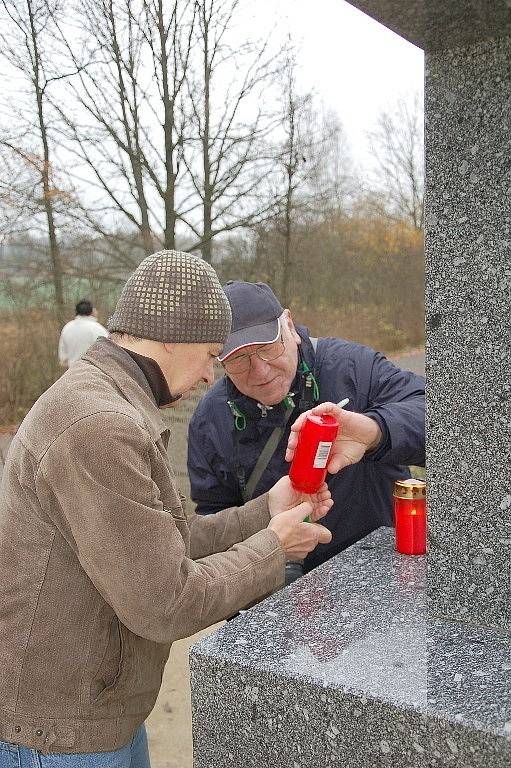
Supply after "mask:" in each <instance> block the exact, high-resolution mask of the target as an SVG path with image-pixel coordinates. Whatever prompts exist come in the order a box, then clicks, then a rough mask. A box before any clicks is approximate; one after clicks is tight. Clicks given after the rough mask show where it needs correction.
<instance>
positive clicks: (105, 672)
mask: <svg viewBox="0 0 511 768" xmlns="http://www.w3.org/2000/svg"><path fill="white" fill-rule="evenodd" d="M168 439H169V432H168V431H167V432H166V431H165V426H164V424H163V422H162V420H161V416H160V413H159V410H158V408H157V407H156V404H155V401H154V397H153V395H152V393H151V390H150V388H149V385H148V383H147V381H146V379H145V377H144V375H143V373H142V371H141V370H140V368H139V367H138V366H137V364H136V363H135V362H134V360H132V359H131V358H130V356H129V355H128V354H127V353H126V352H125V351H124V350H123V349H122V348H120V347H118V346H116V345H115V344H114V343H113V342H112V341H110V340H108V339H101V340H100V341H98V342H96V343H95V344H94V346H93V347H91V349H90V350H89V352H88V353H87V355H86V356H85V357H84V359H83V360H82V361H81V362H79V363H78V364H76V365H75V366H73V367H72V368H71V369H70V370H69V371H67V372H66V373H65V374H64V375H63V376H62V377H61V378H60V379H59V380H58V381H57V382H56V383H55V384H54V385H53V386H52V387H50V389H49V390H48V391H47V392H45V394H43V395H42V397H40V398H39V400H38V401H37V402H36V404H35V405H34V407H33V408H32V410H31V411H30V413H29V414H28V416H27V417H26V419H25V420H24V422H23V423H22V425H21V427H20V429H19V431H18V433H17V435H16V437H15V439H14V441H13V443H12V445H11V448H10V451H9V454H8V458H7V463H6V466H5V469H4V473H3V479H2V486H1V494H0V564H1V565H0V669H1V678H0V740H4V741H10V742H14V743H19V744H22V745H25V746H28V747H32V748H35V749H38V750H41V751H45V752H47V751H51V752H69V753H76V752H97V751H106V750H114V749H117V748H119V747H121V746H122V745H123V744H125V743H127V742H128V741H129V739H130V737H131V735H132V734H133V732H134V730H135V729H136V728H137V726H138V725H139V724H140V723H141V722H142V721H143V720H144V719H145V718H146V716H147V715H148V713H149V712H150V711H151V709H152V707H153V705H154V702H155V699H156V696H157V694H158V690H159V687H160V684H161V676H162V672H163V667H164V665H165V662H166V661H167V658H168V655H169V650H170V644H171V643H172V641H173V640H178V639H179V638H183V637H187V636H189V635H192V634H193V633H194V632H196V631H198V630H199V629H202V628H204V627H207V626H209V625H211V624H213V623H214V622H216V621H219V620H220V619H223V618H225V617H227V616H229V615H231V614H233V613H235V612H236V611H238V610H239V609H240V608H243V606H246V605H247V604H249V603H251V602H253V601H256V600H259V599H261V598H262V597H264V596H266V595H268V594H270V593H271V592H272V591H274V590H275V589H277V588H279V587H280V586H281V585H282V583H283V580H284V563H285V556H284V551H283V549H282V548H281V546H280V543H279V540H278V538H277V536H276V535H275V534H274V533H273V531H271V530H269V529H266V526H267V524H268V522H269V512H268V499H267V496H262V497H260V498H259V499H255V500H254V501H252V502H249V503H248V504H246V505H245V506H243V507H235V508H232V509H228V510H225V511H224V512H221V513H219V514H217V515H209V516H206V517H201V516H196V515H194V516H192V517H189V518H186V516H185V514H184V511H183V498H182V496H181V494H180V493H179V491H178V489H177V487H176V484H175V478H174V474H173V471H172V467H171V465H170V462H169V458H168V454H167V450H166V447H167V442H168Z"/></svg>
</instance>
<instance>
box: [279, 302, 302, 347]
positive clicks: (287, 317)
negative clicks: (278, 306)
mask: <svg viewBox="0 0 511 768" xmlns="http://www.w3.org/2000/svg"><path fill="white" fill-rule="evenodd" d="M283 322H285V323H286V325H287V327H288V328H289V333H290V334H291V336H292V338H293V341H295V342H296V343H297V344H301V343H302V339H301V337H300V336H299V335H298V333H297V331H296V328H295V324H294V322H293V316H292V314H291V310H290V309H285V310H284V312H283Z"/></svg>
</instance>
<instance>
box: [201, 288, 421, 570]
mask: <svg viewBox="0 0 511 768" xmlns="http://www.w3.org/2000/svg"><path fill="white" fill-rule="evenodd" d="M224 290H225V293H226V295H227V298H228V299H229V303H230V305H231V311H232V327H231V332H230V334H229V336H228V338H227V341H226V343H225V344H224V346H223V348H222V351H221V352H220V354H219V356H218V359H219V361H220V362H221V364H222V366H223V368H224V371H225V374H226V375H225V377H224V378H222V379H221V380H219V381H217V382H216V384H215V385H214V386H213V387H212V388H211V389H210V390H209V391H208V393H207V394H206V395H205V397H204V398H203V399H202V400H201V402H200V403H199V405H198V407H197V409H196V411H195V413H194V416H193V418H192V421H191V423H190V429H189V442H188V470H189V477H190V484H191V495H192V498H193V500H194V501H195V502H196V505H197V507H196V510H197V512H198V513H199V514H211V513H214V512H217V511H218V510H220V509H222V508H223V507H225V506H226V505H228V504H236V503H240V502H241V501H242V500H248V499H250V498H253V497H255V496H257V495H258V494H260V493H262V492H264V491H265V490H267V489H268V488H270V487H271V486H272V485H273V483H275V482H276V480H278V478H280V477H283V476H285V475H287V473H288V471H289V464H288V462H287V461H286V456H287V458H288V459H289V458H290V456H291V453H290V452H287V445H288V440H289V439H290V440H291V443H290V444H291V446H293V445H294V444H295V442H296V434H295V432H296V430H297V428H298V427H299V425H300V424H301V419H300V416H301V414H303V413H304V411H306V410H308V409H310V408H311V407H314V409H315V410H317V411H319V412H330V413H333V414H334V415H335V416H336V417H337V419H338V420H339V422H340V425H341V426H340V439H339V444H338V446H336V454H335V459H334V460H333V461H332V462H331V463H330V465H329V471H330V472H335V473H337V474H332V475H331V476H330V477H329V480H328V485H329V488H330V490H331V493H332V498H333V499H334V506H333V508H332V509H331V511H330V512H329V514H328V515H327V517H326V518H325V521H324V524H325V526H327V527H328V528H329V529H330V530H331V532H332V541H331V542H329V543H328V544H325V545H321V546H319V547H317V549H316V550H314V552H312V553H311V554H310V555H308V556H307V558H306V559H305V564H304V567H305V570H309V569H310V568H313V567H315V566H316V565H319V564H320V563H322V562H324V561H325V560H327V559H328V558H329V557H331V556H332V555H335V554H337V553H338V552H340V551H341V550H342V549H345V548H346V547H347V546H349V545H350V544H352V543H354V542H355V541H357V540H358V539H360V538H362V537H363V536H365V535H367V534H368V533H370V532H371V531H372V530H374V529H375V528H377V527H379V526H380V525H392V490H393V483H394V480H395V479H397V478H403V477H409V476H410V473H409V469H408V465H409V464H415V465H422V464H423V463H424V443H425V440H424V379H423V377H421V376H417V375H415V374H414V373H411V372H409V371H402V370H400V369H399V368H397V367H396V366H395V365H394V364H393V363H391V362H390V361H389V360H387V359H386V358H385V357H384V356H383V355H382V354H379V353H377V352H375V351H374V350H372V349H369V348H368V347H365V346H363V345H361V344H356V343H354V342H351V341H346V340H342V339H336V338H319V339H317V338H314V337H312V336H311V335H310V334H309V331H308V329H307V328H305V327H303V326H300V325H295V323H294V321H293V318H292V315H291V312H290V310H289V309H287V308H283V307H282V305H281V304H280V302H279V300H278V299H277V297H276V296H275V294H274V293H273V291H272V290H271V288H270V287H269V286H268V285H266V284H264V283H249V282H244V281H239V280H236V281H231V282H229V283H227V284H226V285H225V286H224ZM347 398H348V399H349V401H348V404H347V406H346V407H345V408H343V409H341V408H340V407H338V406H336V405H332V404H335V403H339V401H342V400H345V399H347ZM295 424H296V426H295ZM290 435H291V437H290ZM339 470H340V471H339ZM293 570H294V573H295V575H296V573H298V572H299V569H296V568H294V569H293Z"/></svg>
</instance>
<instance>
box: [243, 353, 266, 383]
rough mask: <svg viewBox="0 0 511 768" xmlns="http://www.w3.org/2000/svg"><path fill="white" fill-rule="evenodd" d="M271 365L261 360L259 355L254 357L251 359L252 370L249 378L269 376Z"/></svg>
mask: <svg viewBox="0 0 511 768" xmlns="http://www.w3.org/2000/svg"><path fill="white" fill-rule="evenodd" d="M270 367H271V366H270V363H268V362H266V360H261V358H260V357H259V355H252V357H251V358H250V370H249V372H248V375H249V378H250V377H251V378H254V379H258V378H264V377H265V376H266V375H267V374H268V370H269V368H270Z"/></svg>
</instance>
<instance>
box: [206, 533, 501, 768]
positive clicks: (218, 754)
mask: <svg viewBox="0 0 511 768" xmlns="http://www.w3.org/2000/svg"><path fill="white" fill-rule="evenodd" d="M425 566H426V563H425V558H424V557H406V556H402V555H397V554H396V553H395V552H394V547H393V531H392V530H390V529H383V528H381V529H379V531H377V532H375V533H374V534H372V535H371V536H369V537H367V538H366V539H364V540H363V541H362V542H359V543H358V544H356V545H354V546H353V547H351V548H350V549H349V550H347V551H346V552H344V553H342V554H341V555H339V556H338V557H336V558H334V559H333V560H331V561H329V562H328V563H325V564H324V565H323V566H321V567H320V568H318V569H316V570H315V571H313V572H312V573H310V574H308V575H307V576H306V577H304V578H303V579H301V580H300V581H298V582H296V583H295V584H293V585H291V587H289V588H287V589H285V590H283V591H282V592H279V593H278V594H276V595H273V596H272V597H271V598H269V599H268V600H266V601H265V602H264V603H261V604H260V605H258V606H256V607H255V608H253V609H252V610H250V611H248V612H246V613H245V614H243V615H242V616H240V617H239V618H237V619H235V620H234V621H232V622H230V623H229V624H227V625H226V626H225V627H223V628H222V629H220V630H219V631H218V632H217V633H215V634H214V635H212V636H210V637H208V638H207V639H205V640H203V641H201V643H199V644H198V645H196V646H194V647H193V649H192V652H191V673H192V708H193V723H194V725H193V728H194V755H195V766H196V768H206V766H207V768H217V767H218V768H220V766H221V767H222V768H224V766H230V765H232V766H243V767H244V768H245V766H246V767H247V768H251V767H252V766H253V767H254V768H255V767H256V766H257V768H261V767H262V766H270V765H272V766H274V765H275V766H279V767H282V768H288V767H289V768H302V767H303V768H307V767H309V768H310V767H312V766H340V765H343V766H345V768H351V766H353V767H355V766H356V767H357V768H361V766H364V768H368V767H372V766H374V767H375V768H376V767H378V768H383V767H384V766H392V767H393V768H401V767H403V768H405V767H406V768H412V767H413V768H415V767H416V768H430V767H431V768H433V767H434V766H438V767H440V766H455V767H456V768H509V766H510V765H511V639H510V637H509V636H506V635H504V634H501V633H497V632H495V631H492V630H489V631H485V630H482V629H478V628H475V627H466V626H463V625H460V624H455V623H447V622H443V621H431V620H428V619H427V618H426V615H425Z"/></svg>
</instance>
